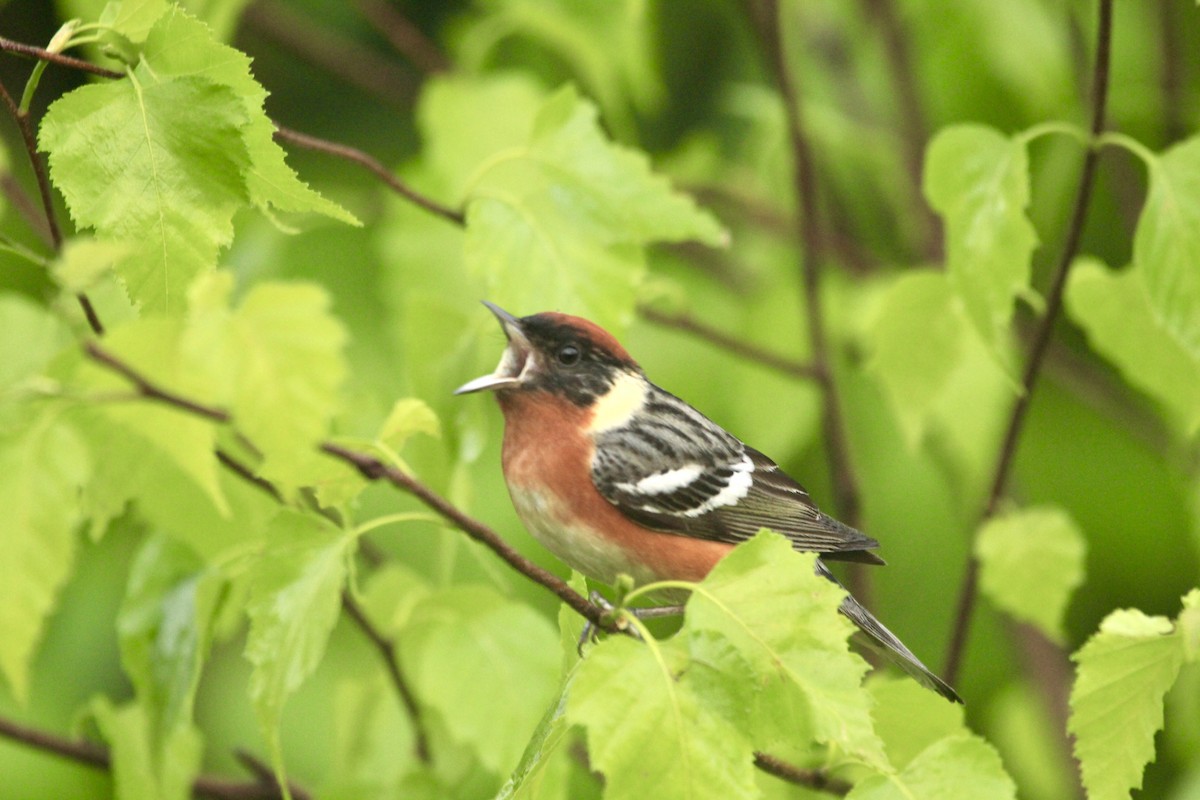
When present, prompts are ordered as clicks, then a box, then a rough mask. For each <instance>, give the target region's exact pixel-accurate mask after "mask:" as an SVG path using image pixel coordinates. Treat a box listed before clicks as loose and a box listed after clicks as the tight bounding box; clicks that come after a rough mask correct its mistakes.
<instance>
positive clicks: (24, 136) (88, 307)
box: [0, 39, 104, 336]
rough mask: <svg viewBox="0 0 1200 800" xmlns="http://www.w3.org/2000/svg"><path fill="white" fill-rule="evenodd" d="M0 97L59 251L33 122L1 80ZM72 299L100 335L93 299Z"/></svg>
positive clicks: (47, 179)
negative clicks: (21, 144) (22, 148)
mask: <svg viewBox="0 0 1200 800" xmlns="http://www.w3.org/2000/svg"><path fill="white" fill-rule="evenodd" d="M4 41H6V42H7V41H8V40H7V39H5V40H4ZM0 97H2V98H3V100H4V105H5V106H7V108H8V112H9V113H10V114H11V115H12V118H13V119H14V120H16V123H17V128H18V129H19V130H20V131H21V140H22V141H23V142H24V143H25V153H26V155H28V156H29V163H30V165H31V166H32V167H33V174H34V177H35V178H36V179H37V187H38V194H39V195H41V198H42V211H43V212H44V213H45V215H46V227H47V230H49V232H50V242H51V244H52V246H53V247H54V251H55V252H58V251H59V250H61V249H62V241H63V238H62V231H61V230H60V229H59V227H58V218H57V217H56V216H55V214H54V195H53V194H52V193H51V191H50V175H49V174H48V173H47V172H46V164H45V162H44V161H42V157H41V155H39V153H38V149H37V136H36V135H35V134H34V132H33V125H32V124H30V122H29V114H27V113H26V112H24V111H22V110H21V109H20V107H18V106H17V104H16V103H15V102H13V99H12V95H10V94H9V93H8V88H7V87H5V85H4V84H3V83H0ZM75 299H76V300H77V301H78V302H79V306H80V308H82V309H83V315H84V316H85V317H86V318H87V322H88V325H89V326H90V327H91V329H92V332H93V333H95V334H96V335H97V336H100V335H103V333H104V326H103V325H101V324H100V317H99V316H97V315H96V309H95V308H94V307H93V306H92V301H91V300H89V299H88V296H87V295H86V294H84V293H83V292H77V293H76V294H75Z"/></svg>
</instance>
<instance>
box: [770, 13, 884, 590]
mask: <svg viewBox="0 0 1200 800" xmlns="http://www.w3.org/2000/svg"><path fill="white" fill-rule="evenodd" d="M756 9H758V10H757V11H756ZM751 10H752V14H753V16H754V17H755V18H756V22H757V25H758V28H759V32H760V36H761V38H762V43H763V48H764V50H765V51H766V56H767V60H768V62H769V66H770V69H771V72H772V73H773V74H774V76H775V81H776V83H777V84H778V86H779V92H780V94H781V95H782V97H783V105H784V113H785V114H786V115H787V121H788V126H787V127H788V139H789V141H790V143H791V150H792V185H793V188H794V191H795V193H796V198H797V200H798V208H797V212H798V213H799V215H800V218H799V225H798V230H799V242H798V244H799V245H800V248H801V251H802V253H803V256H802V257H803V262H804V263H803V268H802V269H803V271H802V277H803V279H804V296H803V303H804V308H805V311H806V312H807V313H806V315H805V316H806V317H807V321H808V338H809V343H810V346H811V348H812V370H813V378H814V380H815V381H816V382H817V385H818V386H819V387H820V389H821V394H822V399H823V401H824V402H823V403H822V404H821V406H822V425H821V428H822V431H823V432H824V435H825V449H826V450H827V451H828V457H829V467H830V472H831V474H832V477H833V494H834V502H835V505H836V507H837V511H838V516H839V517H840V518H841V519H842V520H843V521H844V522H845V523H846V524H847V525H850V526H851V527H854V528H858V527H861V526H862V522H861V517H862V504H861V496H860V493H859V487H858V476H857V474H856V473H855V471H854V465H853V463H852V462H851V458H850V443H849V439H848V438H847V433H846V421H845V419H844V418H843V416H842V406H841V396H840V392H839V391H838V385H837V381H836V380H835V379H834V372H833V357H832V354H831V352H830V345H829V340H828V338H827V336H826V331H825V311H824V305H823V303H822V301H821V274H822V271H823V269H824V267H825V260H826V257H827V252H826V250H827V242H826V237H825V232H824V230H823V229H822V226H821V220H820V217H819V215H820V202H819V199H818V197H817V171H816V162H815V160H814V158H813V154H812V148H811V147H810V146H809V141H808V136H807V133H806V131H805V127H804V121H803V119H802V117H801V113H800V110H801V105H800V91H799V88H798V87H797V84H796V82H795V80H794V78H793V76H792V72H791V70H790V69H789V68H788V64H787V56H786V53H787V49H786V47H785V44H784V41H783V31H782V28H781V27H780V19H779V14H780V10H779V0H763V2H762V3H761V5H760V6H755V5H752V6H751ZM848 574H849V584H850V591H851V593H853V594H855V595H857V596H858V597H859V599H860V600H861V601H862V602H863V603H866V604H867V605H870V596H869V595H870V585H869V583H868V577H867V572H866V570H863V569H858V568H856V566H852V567H851V569H850V570H849V573H848Z"/></svg>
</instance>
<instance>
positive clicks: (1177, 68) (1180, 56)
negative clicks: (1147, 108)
mask: <svg viewBox="0 0 1200 800" xmlns="http://www.w3.org/2000/svg"><path fill="white" fill-rule="evenodd" d="M1175 6H1176V4H1175V3H1174V2H1172V1H1171V0H1158V25H1159V35H1160V36H1161V37H1162V61H1161V62H1160V69H1161V73H1160V74H1161V78H1160V81H1159V82H1160V84H1161V85H1162V93H1163V101H1162V107H1163V117H1164V119H1163V134H1164V136H1165V138H1166V140H1167V141H1168V142H1174V141H1177V140H1179V139H1182V138H1183V137H1184V136H1186V135H1187V133H1188V124H1187V119H1186V118H1185V116H1184V109H1186V108H1187V95H1186V94H1185V92H1184V77H1183V72H1184V68H1185V64H1186V63H1187V62H1186V61H1185V59H1186V58H1187V54H1186V50H1185V48H1184V44H1183V41H1182V39H1181V34H1182V33H1183V32H1184V31H1185V30H1187V28H1186V27H1185V26H1184V23H1183V20H1182V19H1180V17H1179V15H1177V14H1176V13H1175ZM1188 13H1191V12H1188Z"/></svg>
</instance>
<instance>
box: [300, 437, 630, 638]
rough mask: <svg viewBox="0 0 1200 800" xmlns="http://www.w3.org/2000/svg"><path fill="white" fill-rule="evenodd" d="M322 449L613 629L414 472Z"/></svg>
mask: <svg viewBox="0 0 1200 800" xmlns="http://www.w3.org/2000/svg"><path fill="white" fill-rule="evenodd" d="M321 451H322V452H323V453H327V454H328V455H331V456H333V457H334V458H340V459H341V460H342V461H345V462H346V463H347V464H350V465H351V466H353V467H355V468H356V469H357V470H358V471H359V472H360V473H361V474H362V475H363V477H365V478H366V479H367V480H371V481H376V480H386V481H388V482H389V483H391V484H392V485H393V486H395V487H396V488H397V489H401V490H403V491H405V492H407V493H408V494H411V495H413V496H414V497H416V498H417V499H418V500H420V501H421V502H422V503H424V504H425V505H426V506H428V507H429V508H431V509H433V510H434V511H435V512H437V513H438V514H439V515H440V516H442V517H443V518H445V519H446V520H448V521H449V522H450V523H452V524H453V525H454V527H456V528H458V529H459V530H461V531H462V532H463V533H465V534H467V535H468V536H470V537H471V538H472V539H474V540H475V541H477V542H481V543H483V544H484V545H486V546H487V547H488V549H490V550H491V551H492V552H493V553H495V554H496V555H498V556H500V558H501V559H503V560H504V562H505V563H507V564H508V565H509V566H510V567H512V568H513V569H515V570H516V571H517V572H520V573H521V574H522V575H524V576H525V577H527V578H529V579H530V580H532V581H535V582H536V583H540V584H541V585H542V586H545V587H546V588H547V589H549V590H550V591H552V592H554V594H556V595H557V596H558V598H559V599H560V600H562V601H563V602H564V603H566V604H567V605H568V606H570V607H571V608H572V609H573V610H574V611H575V612H576V613H578V614H579V615H580V616H581V617H584V618H585V619H587V620H588V621H589V622H591V623H592V624H593V625H596V626H597V627H600V628H603V629H604V630H612V625H611V624H610V623H608V622H607V621H606V620H604V619H603V618H602V612H601V610H600V609H599V608H597V607H596V606H595V605H593V604H592V603H591V602H590V601H589V600H588V599H587V598H586V597H584V596H583V595H581V594H579V592H577V591H575V590H574V589H572V588H571V587H570V586H568V585H567V583H566V581H564V580H563V579H562V578H560V577H558V576H557V575H555V574H554V573H552V572H549V571H547V570H545V569H542V568H541V567H539V566H538V565H537V564H534V563H533V562H532V561H530V560H529V559H527V558H525V556H523V555H521V554H520V553H519V552H517V550H516V549H515V548H514V547H513V546H512V545H510V544H509V543H508V542H506V541H504V539H503V538H502V537H501V536H500V534H498V533H496V532H495V531H494V530H492V529H491V528H489V527H488V526H487V525H485V524H483V523H482V522H480V521H479V520H476V519H474V518H472V517H469V516H467V515H466V514H464V513H463V512H462V511H459V510H458V508H456V507H455V506H454V505H452V504H451V503H450V501H448V500H446V499H445V498H443V497H441V496H440V495H439V494H437V493H436V492H434V491H433V490H432V489H430V488H429V487H428V486H426V485H425V484H423V483H421V482H420V481H419V480H417V479H416V478H414V477H413V476H411V475H408V474H407V473H405V472H403V471H401V470H399V469H397V468H396V467H393V466H390V465H388V464H384V463H383V462H382V461H380V460H379V459H377V458H375V457H374V456H369V455H367V454H366V453H359V452H356V451H354V450H350V449H348V448H345V447H342V446H341V445H339V444H336V443H334V442H325V443H324V444H322V445H321Z"/></svg>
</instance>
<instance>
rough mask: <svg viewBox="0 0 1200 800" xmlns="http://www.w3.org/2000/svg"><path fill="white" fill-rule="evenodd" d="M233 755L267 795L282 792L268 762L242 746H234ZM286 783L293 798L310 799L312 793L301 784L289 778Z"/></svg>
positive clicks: (274, 795) (270, 795)
mask: <svg viewBox="0 0 1200 800" xmlns="http://www.w3.org/2000/svg"><path fill="white" fill-rule="evenodd" d="M233 757H234V758H236V759H237V761H238V763H239V764H241V765H242V766H243V767H245V769H246V771H247V772H249V773H250V774H251V775H253V776H254V778H255V780H256V781H257V785H258V786H260V787H262V791H263V792H265V793H267V794H266V796H267V797H279V796H280V795H281V794H282V793H281V792H280V791H279V783H278V779H277V778H276V777H275V770H273V769H271V765H270V764H268V763H267V762H265V761H263V760H262V759H261V758H259V757H258V756H256V755H254V753H251V752H250V751H249V750H247V749H245V748H243V747H238V748H235V749H234V751H233ZM287 784H288V793H289V794H291V796H292V798H293V800H296V798H310V800H311V797H312V795H310V794H309V793H308V790H306V789H305V788H304V787H303V786H300V785H299V784H298V783H296V782H295V781H293V780H289V781H288V782H287Z"/></svg>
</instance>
